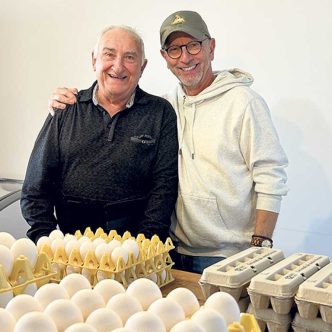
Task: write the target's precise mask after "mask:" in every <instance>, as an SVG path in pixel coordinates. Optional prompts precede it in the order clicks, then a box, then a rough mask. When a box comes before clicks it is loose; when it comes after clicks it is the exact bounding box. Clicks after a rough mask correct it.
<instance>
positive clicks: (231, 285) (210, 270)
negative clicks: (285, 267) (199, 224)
mask: <svg viewBox="0 0 332 332" xmlns="http://www.w3.org/2000/svg"><path fill="white" fill-rule="evenodd" d="M283 258H284V254H283V253H282V251H281V250H279V249H271V248H261V247H251V248H248V249H246V250H244V251H241V252H240V253H238V254H235V255H233V256H231V257H228V258H226V259H224V260H221V261H220V262H218V263H215V264H213V265H211V266H209V267H207V268H206V269H204V271H203V273H202V276H201V278H200V280H199V284H200V286H201V289H202V292H203V294H204V296H205V298H208V297H209V296H210V295H211V294H212V293H215V292H218V291H222V292H227V293H229V294H231V295H232V296H233V297H234V298H235V300H236V301H237V302H238V304H239V307H240V310H241V312H243V311H246V309H247V307H248V304H249V302H250V299H249V296H248V293H247V287H248V285H249V282H250V280H251V278H253V277H254V276H255V275H257V274H258V273H260V272H262V271H264V270H265V269H267V268H268V267H270V266H272V265H274V264H276V263H277V262H279V261H281V260H282V259H283Z"/></svg>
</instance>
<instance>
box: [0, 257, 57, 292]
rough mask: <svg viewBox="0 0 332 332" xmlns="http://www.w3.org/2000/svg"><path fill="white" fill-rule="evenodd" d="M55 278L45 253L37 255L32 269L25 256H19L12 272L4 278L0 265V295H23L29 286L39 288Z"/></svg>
mask: <svg viewBox="0 0 332 332" xmlns="http://www.w3.org/2000/svg"><path fill="white" fill-rule="evenodd" d="M55 276H56V272H54V271H53V269H52V265H51V260H50V258H49V257H48V256H47V255H46V254H45V253H42V252H41V253H38V257H37V261H36V265H35V267H34V268H32V267H31V264H30V262H29V260H28V258H27V257H26V256H23V255H21V256H19V257H17V258H16V260H15V261H14V264H13V268H12V272H11V274H10V275H9V277H8V278H6V275H5V271H4V269H3V267H2V265H1V264H0V294H1V293H5V292H8V291H10V292H12V293H13V295H14V296H15V295H18V294H22V293H24V291H25V289H26V287H27V286H28V285H30V284H36V287H37V288H39V287H41V286H42V285H44V284H47V283H48V282H50V280H51V279H52V278H54V277H55Z"/></svg>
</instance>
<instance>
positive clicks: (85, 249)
mask: <svg viewBox="0 0 332 332" xmlns="http://www.w3.org/2000/svg"><path fill="white" fill-rule="evenodd" d="M89 252H92V253H94V252H95V245H94V244H93V243H92V242H91V241H85V242H83V243H81V246H80V254H81V258H82V259H83V260H84V259H85V257H86V255H87V254H88V253H89Z"/></svg>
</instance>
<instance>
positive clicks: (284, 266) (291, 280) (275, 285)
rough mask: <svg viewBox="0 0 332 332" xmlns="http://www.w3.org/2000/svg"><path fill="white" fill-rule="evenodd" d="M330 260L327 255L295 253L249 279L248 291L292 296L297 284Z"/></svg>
mask: <svg viewBox="0 0 332 332" xmlns="http://www.w3.org/2000/svg"><path fill="white" fill-rule="evenodd" d="M329 262H330V259H329V257H328V256H323V255H314V254H308V253H295V254H293V255H291V256H289V257H287V258H285V259H283V260H282V261H280V262H278V263H277V264H275V265H273V266H271V267H269V268H268V269H266V270H264V271H263V272H261V273H260V274H258V275H257V276H255V277H253V278H252V279H251V282H250V285H249V287H248V292H249V294H250V292H254V293H259V294H264V295H268V296H277V297H291V296H294V295H295V293H296V291H297V289H298V286H299V285H300V284H301V283H302V282H304V281H305V280H306V279H307V278H309V277H310V276H311V275H313V274H314V273H316V272H317V271H319V270H320V269H321V268H322V267H324V266H325V265H327V264H328V263H329Z"/></svg>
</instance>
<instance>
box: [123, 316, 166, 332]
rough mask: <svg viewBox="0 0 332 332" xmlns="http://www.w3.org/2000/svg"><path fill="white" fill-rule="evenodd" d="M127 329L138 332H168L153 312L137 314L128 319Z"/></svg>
mask: <svg viewBox="0 0 332 332" xmlns="http://www.w3.org/2000/svg"><path fill="white" fill-rule="evenodd" d="M125 327H129V328H130V329H135V331H136V332H166V327H165V325H164V323H163V322H162V320H161V319H160V318H159V317H158V316H157V315H155V314H154V313H152V312H148V311H141V312H136V314H133V315H132V316H131V317H129V318H128V320H127V322H126V324H125Z"/></svg>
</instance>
